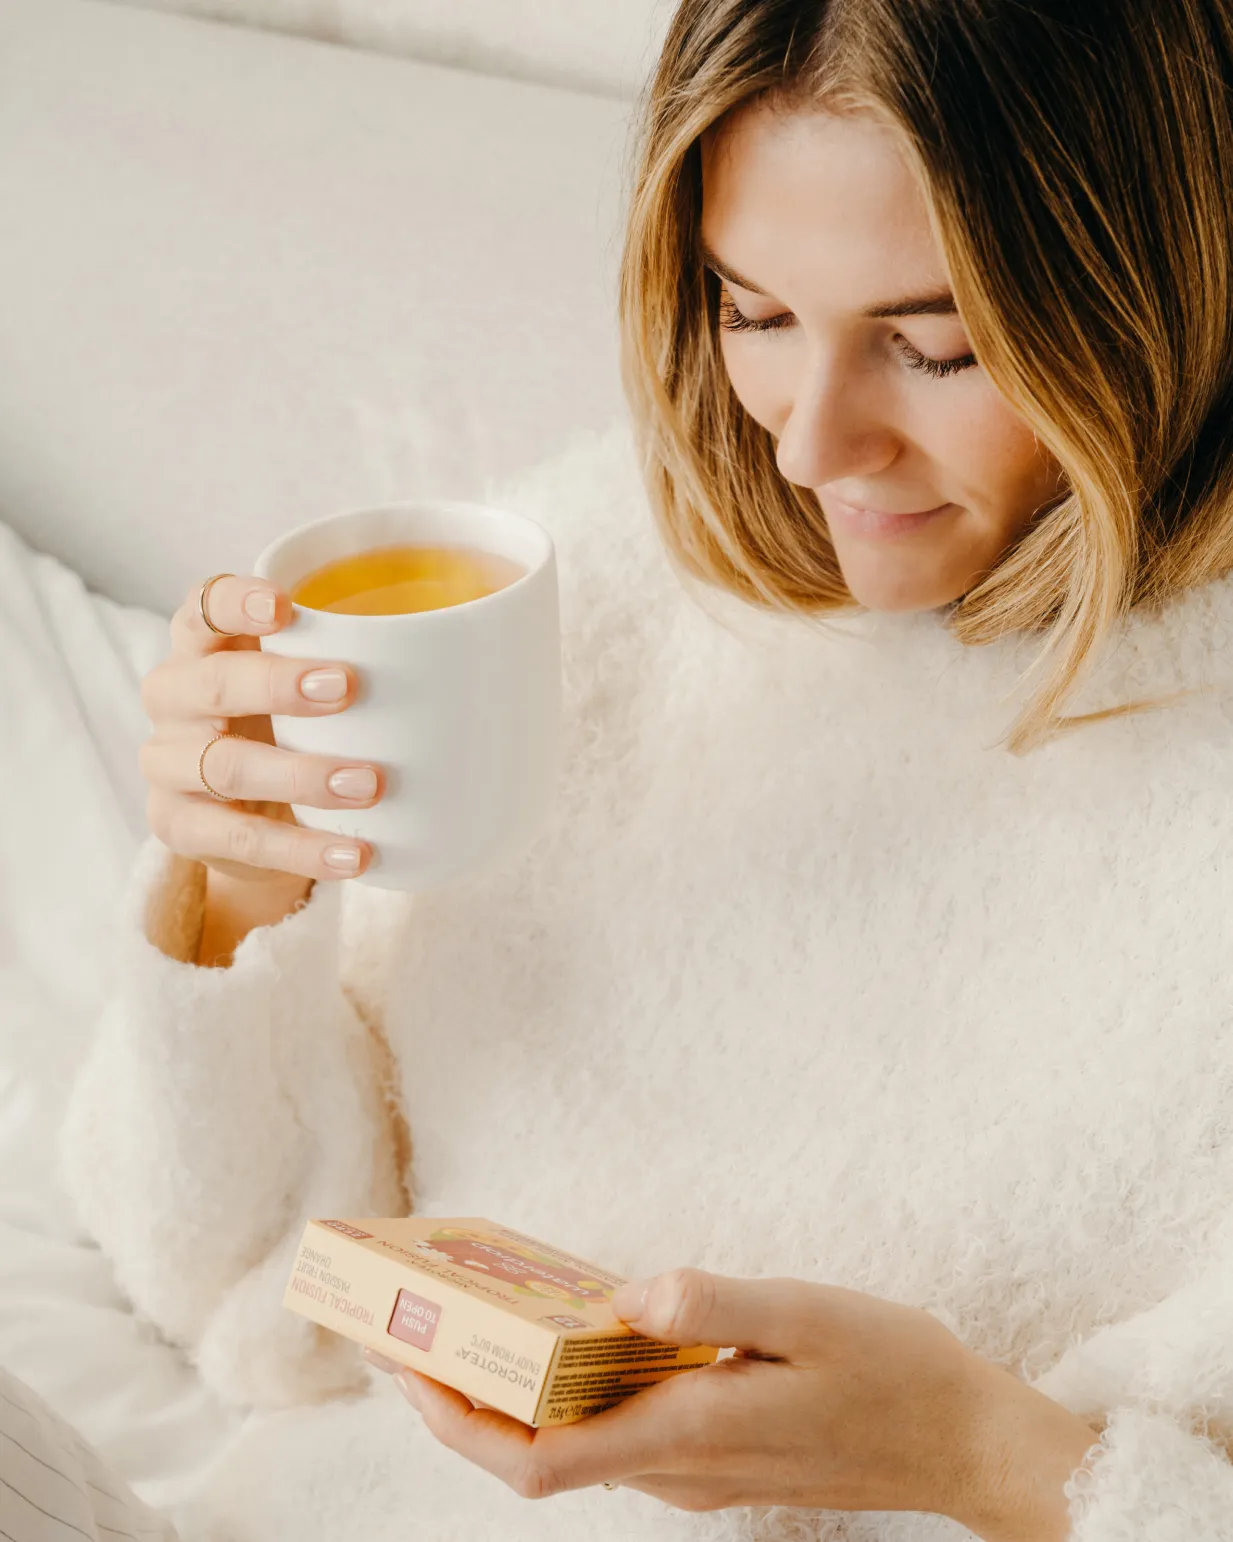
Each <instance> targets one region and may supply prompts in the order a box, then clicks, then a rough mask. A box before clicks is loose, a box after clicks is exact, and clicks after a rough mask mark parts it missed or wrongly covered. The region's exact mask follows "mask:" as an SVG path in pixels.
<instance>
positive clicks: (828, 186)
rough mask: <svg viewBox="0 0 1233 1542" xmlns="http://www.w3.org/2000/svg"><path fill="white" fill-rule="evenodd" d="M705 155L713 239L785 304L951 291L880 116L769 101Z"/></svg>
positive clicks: (706, 206) (916, 194)
mask: <svg viewBox="0 0 1233 1542" xmlns="http://www.w3.org/2000/svg"><path fill="white" fill-rule="evenodd" d="M702 163H703V206H702V235H703V239H704V241H705V242H706V244H707V245H708V246H709V247H710V248H711V250H712V251H713V252H714V253H715V254H716V255H717V256H718V257H720V258H722V259H723V261H724V262H725V263H726V264H728V266H729V267H732V268H734V269H735V270H736V271H737V272H738V273H743V274H745V275H746V276H747V277H748V278H750V279H751V280H753V281H754V282H755V283H757V284H758V285H759V286H760V287H761V288H763V289H765V290H766V291H767V293H768V294H771V295H773V296H775V297H776V298H778V299H780V300H783V301H785V303H792V304H797V303H799V301H800V300H801V299H805V298H807V297H808V296H810V295H811V294H812V295H819V294H821V295H824V296H825V298H826V301H827V304H828V306H831V307H840V308H843V309H849V308H850V309H854V310H855V309H862V308H863V307H864V304H865V303H866V302H867V301H871V300H872V301H878V300H883V299H885V298H886V297H887V296H888V295H896V294H900V293H910V292H913V291H916V290H920V289H922V288H929V287H930V286H932V287H934V288H938V287H940V288H945V287H946V284H947V281H948V275H947V271H946V263H945V260H944V258H943V256H942V253H941V250H940V248H939V246H938V244H937V240H936V237H935V236H934V233H933V229H932V226H931V225H930V222H929V215H928V210H927V206H926V203H925V199H924V196H923V194H922V192H921V189H920V186H919V184H918V182H917V180H916V178H915V175H914V173H913V171H912V168H911V166H910V165H909V163H908V161H907V159H906V157H905V156H904V154H903V152H902V150H901V148H900V146H899V144H898V141H897V140H896V138H895V136H894V135H893V133H892V132H891V131H890V130H889V129H888V128H886V127H884V126H883V125H881V124H879V123H878V122H876V120H874V119H873V118H872V117H869V116H866V115H864V114H858V113H842V114H840V113H828V112H823V111H819V110H814V109H802V110H799V111H792V110H789V109H786V108H784V107H783V106H780V105H775V104H768V103H765V102H760V103H757V104H756V105H754V106H752V107H748V108H745V109H744V110H742V111H740V112H738V113H736V114H734V115H732V116H731V117H729V118H728V119H726V120H725V121H724V122H723V123H721V124H720V125H719V126H718V127H717V128H716V129H714V130H713V131H712V132H711V133H710V134H709V135H708V136H707V137H706V139H705V140H704V142H703V157H702ZM789 296H791V297H792V299H791V300H789Z"/></svg>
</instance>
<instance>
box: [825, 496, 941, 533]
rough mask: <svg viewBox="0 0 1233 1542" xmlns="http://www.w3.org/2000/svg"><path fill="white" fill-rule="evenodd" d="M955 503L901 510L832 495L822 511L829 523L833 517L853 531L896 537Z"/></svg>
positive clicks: (846, 528)
mask: <svg viewBox="0 0 1233 1542" xmlns="http://www.w3.org/2000/svg"><path fill="white" fill-rule="evenodd" d="M954 507H955V505H954V504H953V503H941V504H939V505H938V506H937V508H935V509H915V510H910V511H907V512H905V513H901V514H899V513H894V512H892V511H890V510H887V509H862V508H858V507H857V506H856V505H855V504H851V503H843V502H841V501H840V500H839V499H838V498H831V499H828V500H827V502H826V503H825V504H824V505H823V509H822V512H823V513H824V514H825V515H826V518H827V521H828V523H829V522H831V521H834V522H836V523H838V524H839V525H840V526H841V527H842V528H844V529H845V530H848V531H850V532H851V533H852V534H853V535H858V536H867V537H870V538H872V539H875V540H886V539H892V540H893V539H894V538H895V537H896V536H904V535H910V534H912V532H913V531H916V530H920V529H922V528H923V527H924V526H925V525H928V524H931V523H932V522H933V520H935V519H937V518H938V517H939V516H940V515H943V514H947V513H949V512H950V511H951V510H952V509H953V508H954Z"/></svg>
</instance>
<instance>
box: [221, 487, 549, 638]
mask: <svg viewBox="0 0 1233 1542" xmlns="http://www.w3.org/2000/svg"><path fill="white" fill-rule="evenodd" d="M420 512H422V513H426V514H434V513H435V514H450V513H460V514H482V515H485V516H493V515H495V516H496V517H497V518H499V519H502V520H506V521H508V522H509V523H511V524H515V525H521V526H522V527H523V528H524V529H526V530H528V531H530V532H532V533H533V534H534V535H535V536H536V537H538V539H539V541H540V544H541V547H542V550H541V552H540V555H539V558H538V560H537V561H536V562H535V563H533V564H532V565H531V566H529V567H528V568H527V570H526V572H525V573H523V574H522V575H521V577H519V578H516V579H515V580H514V581H513V583H512V584H504V585H503V586H502V587H501V588H500V589H496V590H494V591H493V593H491V594H483V595H480V596H478V597H477V598H476V599H473V600H463V601H461V602H460V603H459V604H457V605H450V606H447V607H446V610H448V611H454V612H457V611H462V610H470V609H472V608H473V607H474V606H476V605H489V604H492V603H493V602H494V601H499V600H500V599H501V598H502V596H503V595H507V594H513V593H514V591H515V590H518V589H521V588H522V587H523V586H524V585H525V584H529V583H531V582H532V580H534V579H535V578H537V577H538V576H539V574H541V573H542V572H543V571H544V569H545V568H546V567H548V566H549V565H550V564H551V562H552V561H553V559H554V557H555V556H556V545H555V543H554V542H553V539H552V537H551V536H550V535H549V533H548V531H547V530H545V529H544V527H543V525H541V524H540V523H539V521H538V520H535V519H532V518H531V516H530V515H529V514H520V513H518V512H517V511H516V510H514V509H507V508H504V507H502V506H501V505H500V504H495V503H472V502H469V501H467V500H463V499H457V498H407V499H401V500H399V501H397V502H394V503H373V504H363V503H362V504H358V505H357V506H356V507H354V508H350V509H340V510H338V511H336V512H335V513H333V514H323V515H322V516H321V517H320V518H319V519H311V520H309V521H308V522H307V523H306V524H303V525H297V526H296V527H295V528H294V530H288V531H287V532H286V533H285V534H284V535H280V536H277V537H276V538H275V539H274V540H273V541H271V542H270V544H269V545H268V546H267V547H266V548H265V550H264V551H262V552H261V554H260V555H259V556H258V558H257V560H256V562H254V564H253V569H252V571H253V576H254V578H264V579H267V580H269V581H270V582H273V580H272V579H271V578H270V572H269V569H270V568H271V567H272V566H273V564H274V563H275V562H276V561H277V560H278V558H279V556H280V555H281V554H282V552H283V550H284V549H285V548H286V547H288V546H290V545H291V543H292V542H293V541H296V540H299V539H300V538H302V537H304V536H306V535H308V534H310V533H311V532H312V531H314V530H320V529H323V528H324V527H325V526H327V525H334V524H337V523H339V521H341V520H345V519H355V518H358V517H359V516H360V515H363V514H412V513H420ZM491 555H494V556H496V555H501V554H500V553H492V554H491ZM307 576H308V575H307V574H305V575H304V577H307ZM302 581H303V580H302V579H300V580H297V582H302ZM292 609H293V611H303V612H306V613H307V614H308V615H313V616H330V617H331V618H333V619H337V620H344V621H349V622H351V621H362V622H365V623H368V622H402V623H403V624H406V623H407V622H408V621H414V620H417V619H423V618H425V617H429V616H437V615H440V614H441V612H440V611H435V610H429V611H396V612H394V613H393V614H390V615H377V616H363V615H353V614H351V613H350V612H347V611H326V610H316V609H314V608H313V607H312V606H310V605H299V604H297V603H296V602H295V601H294V600H293V601H292Z"/></svg>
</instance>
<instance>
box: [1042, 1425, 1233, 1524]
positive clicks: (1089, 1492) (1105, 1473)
mask: <svg viewBox="0 0 1233 1542" xmlns="http://www.w3.org/2000/svg"><path fill="white" fill-rule="evenodd" d="M1066 1497H1067V1498H1068V1499H1069V1500H1070V1513H1071V1517H1072V1521H1073V1530H1072V1532H1071V1542H1143V1538H1145V1537H1151V1538H1152V1542H1224V1539H1225V1538H1227V1537H1228V1535H1229V1529H1228V1528H1229V1518H1230V1516H1233V1466H1231V1465H1230V1463H1229V1460H1228V1457H1227V1456H1226V1455H1225V1454H1224V1453H1223V1452H1222V1451H1221V1450H1220V1449H1219V1447H1217V1446H1214V1445H1213V1444H1212V1443H1211V1442H1210V1441H1208V1440H1206V1439H1204V1438H1203V1437H1202V1436H1201V1435H1192V1434H1190V1433H1188V1432H1187V1431H1186V1430H1185V1429H1183V1428H1182V1426H1181V1425H1180V1424H1179V1423H1178V1422H1177V1420H1176V1419H1175V1418H1173V1417H1172V1416H1171V1415H1167V1414H1162V1413H1149V1412H1147V1411H1146V1410H1143V1409H1139V1408H1121V1409H1117V1410H1116V1411H1115V1412H1114V1413H1112V1414H1111V1415H1110V1417H1109V1422H1108V1424H1107V1426H1106V1427H1105V1432H1104V1434H1103V1436H1102V1437H1101V1440H1100V1443H1099V1445H1097V1446H1095V1447H1094V1448H1093V1450H1092V1451H1091V1452H1090V1453H1089V1455H1088V1459H1087V1462H1086V1463H1085V1464H1084V1466H1083V1467H1082V1468H1081V1469H1080V1470H1079V1471H1078V1472H1077V1473H1076V1474H1075V1475H1074V1477H1073V1478H1072V1479H1071V1480H1070V1482H1069V1483H1068V1484H1067V1487H1066Z"/></svg>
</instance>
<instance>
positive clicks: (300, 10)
mask: <svg viewBox="0 0 1233 1542" xmlns="http://www.w3.org/2000/svg"><path fill="white" fill-rule="evenodd" d="M137 3H140V4H144V5H149V6H153V7H157V8H158V9H160V10H168V11H184V12H188V13H191V14H193V15H197V16H211V17H218V18H220V19H223V20H226V21H241V22H249V23H251V24H253V25H254V26H260V27H269V28H272V29H274V30H277V31H283V32H299V33H302V34H304V35H305V36H308V37H316V38H323V39H326V40H328V41H330V42H343V43H352V44H356V45H357V46H360V47H364V48H375V49H380V50H382V51H383V52H388V53H400V54H407V55H409V56H410V57H412V58H416V59H429V60H434V61H436V62H438V63H442V64H454V65H460V66H462V67H464V68H466V69H474V70H484V71H487V72H489V73H492V74H498V75H513V76H517V77H519V78H522V79H526V80H537V81H543V82H547V83H550V84H559V85H570V86H574V87H577V88H578V89H583V90H599V91H604V92H607V93H609V94H613V95H620V96H627V95H630V94H632V93H633V92H634V91H635V90H636V89H637V88H638V86H639V85H640V83H641V81H642V79H643V77H644V75H645V73H646V70H647V69H648V67H649V65H650V63H651V61H652V60H653V57H654V50H655V46H656V45H657V44H658V43H659V42H660V41H661V40H662V37H663V33H664V30H665V28H666V27H667V23H668V19H669V17H670V16H671V14H672V11H673V9H674V4H675V0H137Z"/></svg>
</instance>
